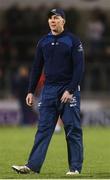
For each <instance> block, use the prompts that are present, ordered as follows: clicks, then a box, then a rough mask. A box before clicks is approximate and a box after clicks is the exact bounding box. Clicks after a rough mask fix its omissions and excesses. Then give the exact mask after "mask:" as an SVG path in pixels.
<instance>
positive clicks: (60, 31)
mask: <svg viewBox="0 0 110 180" xmlns="http://www.w3.org/2000/svg"><path fill="white" fill-rule="evenodd" d="M63 31H64V29H61V30H59V31H51V32H52V34H53V35H55V36H57V35H59V34H61V33H62V32H63Z"/></svg>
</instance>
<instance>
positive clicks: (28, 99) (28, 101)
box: [26, 93, 34, 106]
mask: <svg viewBox="0 0 110 180" xmlns="http://www.w3.org/2000/svg"><path fill="white" fill-rule="evenodd" d="M33 103H34V96H33V94H32V93H28V94H27V97H26V104H27V105H28V106H32V105H33Z"/></svg>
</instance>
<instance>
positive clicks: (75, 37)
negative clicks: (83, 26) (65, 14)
mask: <svg viewBox="0 0 110 180" xmlns="http://www.w3.org/2000/svg"><path fill="white" fill-rule="evenodd" d="M66 34H67V36H68V37H70V38H71V39H72V40H73V41H79V39H80V38H79V37H78V36H77V35H75V34H73V33H71V32H69V31H67V32H66Z"/></svg>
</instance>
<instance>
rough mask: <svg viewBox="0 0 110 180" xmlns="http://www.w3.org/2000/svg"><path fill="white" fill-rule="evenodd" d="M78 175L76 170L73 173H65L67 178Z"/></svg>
mask: <svg viewBox="0 0 110 180" xmlns="http://www.w3.org/2000/svg"><path fill="white" fill-rule="evenodd" d="M78 174H79V171H77V170H75V171H68V172H67V173H66V175H68V176H74V175H78Z"/></svg>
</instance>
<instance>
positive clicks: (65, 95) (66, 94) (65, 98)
mask: <svg viewBox="0 0 110 180" xmlns="http://www.w3.org/2000/svg"><path fill="white" fill-rule="evenodd" d="M72 97H73V94H70V93H69V92H68V91H65V92H64V93H63V95H62V97H61V102H62V103H66V102H67V101H70V100H71V99H72Z"/></svg>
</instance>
